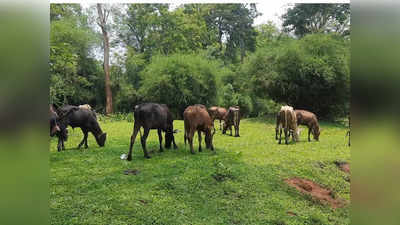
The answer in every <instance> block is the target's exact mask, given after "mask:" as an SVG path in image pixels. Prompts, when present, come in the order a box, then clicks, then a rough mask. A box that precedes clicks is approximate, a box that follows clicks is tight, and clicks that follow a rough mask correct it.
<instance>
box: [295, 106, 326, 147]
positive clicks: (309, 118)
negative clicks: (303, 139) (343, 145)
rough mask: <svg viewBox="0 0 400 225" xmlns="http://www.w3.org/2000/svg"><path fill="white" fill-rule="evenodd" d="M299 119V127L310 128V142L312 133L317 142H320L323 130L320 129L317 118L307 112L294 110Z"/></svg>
mask: <svg viewBox="0 0 400 225" xmlns="http://www.w3.org/2000/svg"><path fill="white" fill-rule="evenodd" d="M294 112H295V113H296V117H297V125H305V126H307V127H308V141H311V139H310V133H312V134H313V137H314V139H315V140H316V141H319V135H320V133H321V130H322V129H319V124H318V119H317V116H316V115H315V114H314V113H312V112H309V111H306V110H298V109H296V110H294Z"/></svg>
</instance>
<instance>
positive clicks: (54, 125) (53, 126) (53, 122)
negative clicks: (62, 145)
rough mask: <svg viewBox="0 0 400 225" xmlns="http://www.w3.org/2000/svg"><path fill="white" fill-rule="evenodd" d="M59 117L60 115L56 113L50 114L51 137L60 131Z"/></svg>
mask: <svg viewBox="0 0 400 225" xmlns="http://www.w3.org/2000/svg"><path fill="white" fill-rule="evenodd" d="M57 119H58V117H57V116H56V115H51V116H50V137H53V136H54V135H55V134H56V133H58V132H60V127H59V126H58V122H57Z"/></svg>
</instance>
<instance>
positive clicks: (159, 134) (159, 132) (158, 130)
mask: <svg viewBox="0 0 400 225" xmlns="http://www.w3.org/2000/svg"><path fill="white" fill-rule="evenodd" d="M157 132H158V141H159V142H160V152H163V151H164V150H163V148H162V133H161V129H157Z"/></svg>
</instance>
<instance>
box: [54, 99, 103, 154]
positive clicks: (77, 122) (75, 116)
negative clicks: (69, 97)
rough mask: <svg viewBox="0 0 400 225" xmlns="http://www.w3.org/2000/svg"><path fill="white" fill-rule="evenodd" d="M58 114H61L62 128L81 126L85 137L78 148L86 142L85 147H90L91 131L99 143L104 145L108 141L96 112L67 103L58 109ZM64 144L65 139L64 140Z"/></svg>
mask: <svg viewBox="0 0 400 225" xmlns="http://www.w3.org/2000/svg"><path fill="white" fill-rule="evenodd" d="M58 112H59V113H58V114H59V115H60V123H59V124H60V125H62V128H61V127H60V128H61V129H66V128H67V126H68V125H69V126H71V127H72V128H75V127H80V128H81V130H82V132H83V135H84V137H83V139H82V141H81V142H80V143H79V145H78V148H80V147H82V145H83V144H85V148H88V144H87V138H88V133H89V132H91V133H92V134H93V136H94V137H95V139H96V142H97V144H98V145H99V146H100V147H103V146H104V144H105V142H106V137H107V133H103V131H102V130H101V128H100V125H99V123H98V122H97V119H96V114H95V113H94V112H93V111H91V110H87V109H82V108H79V107H77V106H72V105H65V106H62V107H60V108H59V109H58ZM59 140H60V139H59ZM62 145H64V144H63V141H62Z"/></svg>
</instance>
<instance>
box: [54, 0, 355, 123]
mask: <svg viewBox="0 0 400 225" xmlns="http://www.w3.org/2000/svg"><path fill="white" fill-rule="evenodd" d="M349 11H350V10H349V7H348V4H324V5H320V4H311V5H310V4H304V5H303V4H296V5H295V6H294V7H292V8H289V9H288V11H287V12H286V14H284V15H283V17H282V19H283V26H284V28H285V29H283V30H280V29H279V28H278V27H277V26H275V25H274V24H273V23H271V22H268V23H265V24H261V25H259V26H257V27H255V26H254V25H253V22H254V19H255V18H256V17H257V16H258V15H260V13H259V12H258V11H257V9H256V5H255V4H185V5H181V6H178V7H176V8H174V9H171V8H170V6H169V5H168V4H119V5H114V6H113V7H112V11H111V14H112V16H111V18H112V20H110V25H109V30H110V36H111V40H110V41H111V56H110V60H111V76H110V78H111V88H112V95H113V108H114V111H115V112H124V113H125V112H131V111H132V110H133V107H134V106H135V105H136V104H139V103H142V102H145V101H154V102H160V103H165V104H167V105H168V106H169V107H170V108H171V111H173V112H174V113H175V114H176V116H177V117H180V116H181V113H182V112H183V110H184V109H185V108H186V107H187V106H188V105H190V104H196V103H201V104H205V105H207V106H211V105H220V106H223V107H229V106H231V105H239V106H240V107H241V111H242V113H243V115H244V116H250V117H255V116H262V115H264V114H273V113H275V112H276V111H277V110H278V109H279V107H280V105H282V104H290V105H293V106H294V107H295V108H304V109H308V110H310V111H313V112H315V113H316V114H317V115H318V116H320V117H324V118H335V117H342V116H344V115H346V114H347V113H348V109H349V95H350V78H349V73H350V72H349V63H350V53H349V49H350V48H349V37H348V34H349V31H350V26H349V25H350V23H349V19H350V14H349ZM92 14H93V13H92ZM92 14H91V13H90V10H85V9H82V8H81V6H80V5H77V4H52V5H51V8H50V21H51V35H50V101H51V102H52V103H55V104H58V105H61V104H65V103H69V104H84V103H89V104H91V105H92V106H93V107H94V108H95V109H96V110H98V111H99V112H104V109H105V88H104V79H105V78H104V76H105V75H104V71H103V69H102V68H103V57H102V51H101V49H102V48H103V46H102V41H101V33H100V31H99V30H98V28H97V29H96V24H95V23H94V22H93V21H94V20H93V19H92V17H93V15H92ZM293 21H297V23H294V22H293ZM322 22H323V23H322ZM315 24H317V25H318V26H319V27H315ZM314 28H315V29H314ZM293 34H294V35H293Z"/></svg>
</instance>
